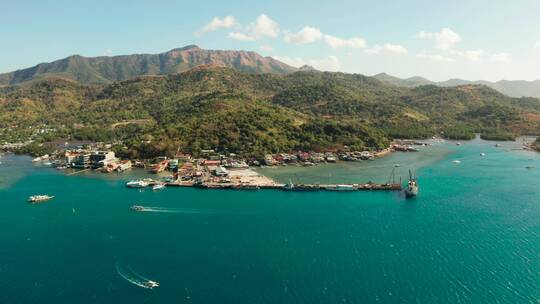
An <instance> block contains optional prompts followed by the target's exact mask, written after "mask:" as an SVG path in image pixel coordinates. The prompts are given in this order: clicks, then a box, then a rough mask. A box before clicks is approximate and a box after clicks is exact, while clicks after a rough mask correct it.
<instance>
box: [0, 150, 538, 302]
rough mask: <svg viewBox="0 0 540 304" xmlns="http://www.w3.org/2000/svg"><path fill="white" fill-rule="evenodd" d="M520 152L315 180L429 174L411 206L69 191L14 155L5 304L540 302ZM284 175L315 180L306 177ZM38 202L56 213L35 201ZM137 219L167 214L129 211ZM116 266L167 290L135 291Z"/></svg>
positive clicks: (8, 185) (0, 291)
mask: <svg viewBox="0 0 540 304" xmlns="http://www.w3.org/2000/svg"><path fill="white" fill-rule="evenodd" d="M511 149H512V145H511V144H506V145H505V146H504V147H501V148H495V147H493V144H492V143H487V142H483V141H473V142H469V143H467V144H465V145H462V146H459V147H457V146H455V145H452V144H445V145H439V146H435V147H430V148H425V149H423V151H422V152H419V153H408V154H407V153H402V154H394V155H392V156H389V157H388V158H385V159H382V160H378V161H374V162H365V163H359V164H358V163H355V164H353V163H346V164H338V165H334V166H319V167H316V168H311V169H313V172H314V173H313V176H312V177H311V178H312V179H313V180H318V181H320V182H326V181H328V180H331V181H332V180H336V181H357V180H362V181H366V180H374V181H384V180H386V179H387V178H388V175H389V171H390V170H391V168H392V167H393V164H395V163H399V164H401V167H400V169H401V171H403V172H401V174H402V175H404V171H405V169H406V168H408V167H412V168H415V170H416V171H417V174H418V175H419V177H420V185H421V194H420V196H419V197H418V198H416V199H415V200H409V201H406V200H404V199H403V197H402V196H400V195H399V194H397V193H389V192H388V193H384V192H363V193H362V192H354V193H328V192H326V193H325V192H320V193H287V192H279V191H254V192H238V191H204V190H197V189H166V190H164V191H162V192H159V193H152V191H148V190H147V191H143V192H139V191H138V190H133V189H126V188H124V186H123V182H124V180H123V178H122V177H120V178H118V177H113V176H105V175H102V174H99V175H82V176H77V175H75V176H69V177H68V176H64V175H63V173H62V172H58V171H56V170H53V169H48V168H42V167H34V166H33V165H32V164H31V163H30V161H29V159H28V158H26V157H14V156H4V157H3V158H1V159H0V161H1V162H2V164H1V165H0V206H1V207H2V212H0V241H1V246H0V277H1V278H2V283H1V284H0V303H538V301H539V300H540V157H539V154H535V153H532V152H523V151H513V150H511ZM480 152H485V153H486V154H487V155H486V156H485V157H480V156H479V154H480ZM455 159H459V160H461V164H454V163H452V160H455ZM529 159H531V160H529ZM526 166H535V167H536V168H534V169H530V170H527V169H525V167H526ZM270 170H274V171H272V173H269V174H271V175H273V176H274V177H276V178H278V179H285V180H286V179H289V178H296V179H302V180H303V181H311V180H309V178H310V177H308V176H307V174H306V171H304V170H305V169H303V168H296V169H295V168H284V169H270ZM124 178H127V177H124ZM36 193H47V194H51V195H56V196H57V198H55V199H54V200H52V201H50V202H47V203H44V204H41V205H30V204H28V203H26V202H25V200H26V198H27V197H28V196H29V195H32V194H36ZM133 204H141V205H145V206H152V207H159V208H161V209H153V210H155V211H169V212H141V213H138V212H130V211H129V210H128V208H129V206H130V205H133ZM116 265H119V266H120V267H121V268H123V269H131V270H132V271H134V272H136V273H139V274H140V275H143V276H145V277H147V278H149V279H153V280H156V281H159V282H160V283H161V287H159V288H158V289H154V290H147V289H143V288H140V287H137V286H135V285H133V284H131V283H129V282H128V281H127V280H125V279H124V278H122V276H120V275H119V274H118V272H117V269H116Z"/></svg>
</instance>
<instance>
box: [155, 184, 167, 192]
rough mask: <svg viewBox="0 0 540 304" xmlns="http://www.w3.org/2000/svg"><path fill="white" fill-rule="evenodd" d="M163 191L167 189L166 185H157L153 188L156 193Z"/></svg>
mask: <svg viewBox="0 0 540 304" xmlns="http://www.w3.org/2000/svg"><path fill="white" fill-rule="evenodd" d="M162 189H165V184H155V185H154V186H152V190H154V191H157V190H162Z"/></svg>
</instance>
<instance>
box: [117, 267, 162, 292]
mask: <svg viewBox="0 0 540 304" xmlns="http://www.w3.org/2000/svg"><path fill="white" fill-rule="evenodd" d="M116 272H118V274H119V275H120V276H121V277H122V278H124V279H125V280H126V281H128V282H130V283H131V284H133V285H137V286H139V287H142V288H145V289H152V288H154V287H157V286H159V285H155V284H152V283H155V282H154V281H152V280H149V279H147V278H145V277H143V276H142V275H140V274H138V273H136V272H135V271H133V270H132V269H131V268H122V267H121V266H120V265H119V264H118V263H116Z"/></svg>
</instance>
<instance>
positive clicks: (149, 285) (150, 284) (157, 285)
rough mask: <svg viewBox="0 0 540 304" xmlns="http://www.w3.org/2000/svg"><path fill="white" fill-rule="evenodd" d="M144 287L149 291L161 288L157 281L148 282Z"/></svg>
mask: <svg viewBox="0 0 540 304" xmlns="http://www.w3.org/2000/svg"><path fill="white" fill-rule="evenodd" d="M144 285H145V286H146V287H147V288H148V289H154V288H156V287H159V283H158V282H156V281H152V280H148V281H146V282H145V283H144Z"/></svg>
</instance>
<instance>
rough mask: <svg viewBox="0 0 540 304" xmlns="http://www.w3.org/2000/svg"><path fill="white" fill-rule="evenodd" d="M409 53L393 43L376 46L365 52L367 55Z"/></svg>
mask: <svg viewBox="0 0 540 304" xmlns="http://www.w3.org/2000/svg"><path fill="white" fill-rule="evenodd" d="M408 52H409V51H408V50H407V49H406V48H405V47H403V46H401V45H399V44H391V43H385V44H383V45H378V44H376V45H374V46H373V47H371V48H369V49H367V50H365V51H364V53H366V54H381V53H383V54H390V55H406V54H407V53H408Z"/></svg>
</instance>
